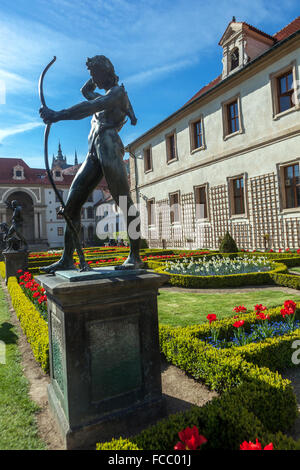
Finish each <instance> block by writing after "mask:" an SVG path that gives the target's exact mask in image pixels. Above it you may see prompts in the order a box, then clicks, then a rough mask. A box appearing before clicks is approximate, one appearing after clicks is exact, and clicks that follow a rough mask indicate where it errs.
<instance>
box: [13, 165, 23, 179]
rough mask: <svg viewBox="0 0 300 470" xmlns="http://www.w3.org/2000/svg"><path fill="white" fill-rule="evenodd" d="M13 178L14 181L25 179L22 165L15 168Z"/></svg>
mask: <svg viewBox="0 0 300 470" xmlns="http://www.w3.org/2000/svg"><path fill="white" fill-rule="evenodd" d="M13 178H14V179H18V180H21V179H25V176H24V168H23V167H22V166H21V165H17V166H15V167H14V168H13Z"/></svg>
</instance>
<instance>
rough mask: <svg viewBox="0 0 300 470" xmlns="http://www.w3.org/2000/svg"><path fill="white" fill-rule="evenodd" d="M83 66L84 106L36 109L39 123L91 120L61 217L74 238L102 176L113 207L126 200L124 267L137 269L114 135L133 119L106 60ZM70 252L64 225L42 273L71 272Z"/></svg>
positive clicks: (136, 240) (136, 245)
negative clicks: (56, 251) (56, 256)
mask: <svg viewBox="0 0 300 470" xmlns="http://www.w3.org/2000/svg"><path fill="white" fill-rule="evenodd" d="M86 65H87V68H88V70H89V72H90V75H91V78H90V79H89V80H88V81H87V82H86V83H85V85H84V86H83V87H82V89H81V92H82V94H83V96H84V97H85V98H86V100H87V101H83V102H81V103H79V104H77V105H75V106H72V107H71V108H68V109H63V110H61V111H53V110H51V109H49V108H48V107H46V106H42V107H41V108H40V116H41V118H42V119H43V121H44V123H45V124H51V123H54V122H58V121H62V120H79V119H83V118H86V117H88V116H92V121H91V131H90V134H89V137H88V154H87V156H86V159H85V161H84V162H83V164H82V165H81V167H80V170H79V171H78V173H77V174H76V176H75V178H74V180H73V183H72V185H71V188H70V191H69V194H68V198H67V202H66V205H65V208H64V209H61V214H62V213H63V212H67V215H68V216H69V218H70V219H71V220H72V222H73V225H74V227H75V228H76V230H77V232H78V233H79V230H80V215H81V209H82V206H83V204H84V203H85V202H86V201H87V199H88V197H89V195H90V193H92V191H93V190H94V189H95V188H96V187H97V185H98V184H99V183H100V181H101V179H102V178H103V176H105V178H106V182H107V185H108V188H109V191H110V193H111V195H112V197H113V199H114V201H115V202H116V204H117V205H118V206H119V205H120V204H119V200H120V197H121V196H123V197H126V201H127V213H126V214H124V215H125V219H126V221H127V233H128V238H129V245H130V253H129V256H128V258H127V260H126V261H125V262H124V267H132V268H135V269H136V268H140V267H141V266H142V264H143V263H142V261H141V259H140V255H139V250H140V233H139V232H140V223H139V215H138V214H137V213H136V214H135V215H130V214H132V213H133V212H134V211H132V210H131V211H129V208H131V207H132V206H133V201H132V198H131V195H130V189H129V184H128V178H127V173H126V170H125V166H124V163H123V157H124V146H123V143H122V141H121V139H120V136H119V131H120V130H121V128H122V127H123V125H124V124H125V122H126V118H127V116H128V117H129V119H130V122H131V124H132V125H135V124H136V122H137V120H136V117H135V114H134V111H133V109H132V106H131V103H130V100H129V98H128V95H127V93H126V90H125V88H124V86H123V85H119V84H118V81H119V78H118V77H117V75H116V74H115V70H114V67H113V65H112V63H111V62H110V60H109V59H108V58H107V57H105V56H103V55H97V56H95V57H92V58H88V59H87V62H86ZM96 88H99V89H103V90H105V94H104V95H101V94H100V93H97V92H96V91H95V90H96ZM137 218H138V223H136V222H135V223H134V226H135V233H134V234H131V233H130V230H129V226H130V224H131V222H133V221H134V220H136V219H137ZM74 250H75V245H74V237H73V236H72V233H71V231H70V228H69V227H68V226H67V227H66V230H65V239H64V252H63V255H62V257H61V259H60V260H59V261H57V262H56V263H54V264H52V265H50V266H47V267H46V268H43V270H44V271H45V272H48V273H54V272H55V271H58V270H67V269H74V263H73V253H74Z"/></svg>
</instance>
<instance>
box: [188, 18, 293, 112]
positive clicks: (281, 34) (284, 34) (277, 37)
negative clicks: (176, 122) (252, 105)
mask: <svg viewBox="0 0 300 470" xmlns="http://www.w3.org/2000/svg"><path fill="white" fill-rule="evenodd" d="M243 24H245V25H247V26H248V27H249V28H250V29H252V30H253V31H256V32H258V33H259V34H263V35H264V36H267V37H269V38H271V39H274V41H275V42H280V41H283V40H284V39H287V38H288V37H289V36H291V35H292V34H293V33H295V32H296V31H298V30H299V29H300V16H298V18H296V19H294V20H293V21H291V23H289V24H288V25H287V26H285V27H284V28H283V29H281V30H280V31H278V32H277V33H275V34H274V35H273V36H270V35H269V34H267V33H264V32H263V31H260V30H259V29H257V28H255V27H254V26H251V25H249V24H248V23H245V22H243ZM221 80H222V75H219V76H218V77H217V78H215V79H214V80H212V81H211V82H210V83H208V85H205V86H204V87H203V88H201V90H199V91H198V92H197V93H196V94H195V95H194V96H193V97H192V98H191V99H190V100H189V101H187V102H186V103H185V104H184V106H186V105H187V104H189V103H191V102H192V101H194V100H195V99H197V98H199V97H200V96H202V95H204V93H206V92H207V91H209V90H210V89H212V88H213V87H214V86H216V85H217V84H218V83H219V82H220V81H221Z"/></svg>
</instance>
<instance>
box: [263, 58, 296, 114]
mask: <svg viewBox="0 0 300 470" xmlns="http://www.w3.org/2000/svg"><path fill="white" fill-rule="evenodd" d="M296 83H297V63H296V61H293V62H291V63H290V64H288V65H287V66H286V67H284V68H282V69H280V70H278V71H277V72H274V73H271V74H270V85H271V94H272V106H273V119H279V118H280V117H281V114H282V113H283V115H285V114H286V113H288V112H291V111H294V110H297V109H299V99H298V95H297V92H296V89H295V87H296Z"/></svg>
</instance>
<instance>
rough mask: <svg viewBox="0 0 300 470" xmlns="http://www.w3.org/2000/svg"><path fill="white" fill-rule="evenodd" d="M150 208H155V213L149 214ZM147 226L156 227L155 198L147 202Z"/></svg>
mask: <svg viewBox="0 0 300 470" xmlns="http://www.w3.org/2000/svg"><path fill="white" fill-rule="evenodd" d="M149 207H154V211H153V212H151V213H149ZM152 222H153V223H152ZM147 225H148V227H155V226H156V211H155V198H154V197H152V198H150V199H148V200H147Z"/></svg>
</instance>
